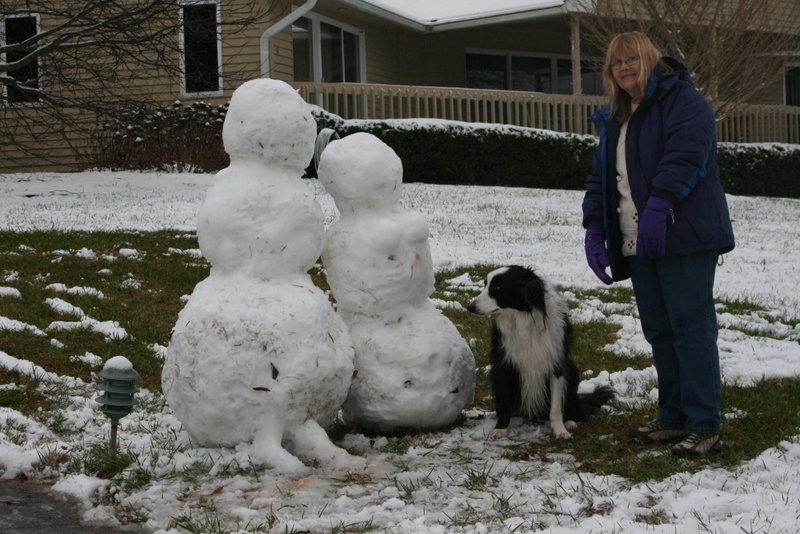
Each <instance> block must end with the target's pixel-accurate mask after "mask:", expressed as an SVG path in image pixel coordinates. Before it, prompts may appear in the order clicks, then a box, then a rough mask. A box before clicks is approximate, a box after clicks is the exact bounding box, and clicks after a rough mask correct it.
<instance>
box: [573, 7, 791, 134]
mask: <svg viewBox="0 0 800 534" xmlns="http://www.w3.org/2000/svg"><path fill="white" fill-rule="evenodd" d="M578 4H579V5H580V6H581V8H582V9H583V10H585V11H586V15H585V16H583V17H582V18H581V30H582V36H581V37H582V38H583V39H584V40H585V41H586V42H587V43H588V44H589V45H590V46H591V47H594V48H596V49H597V50H598V51H604V50H605V47H606V46H607V44H608V42H609V41H610V40H611V37H612V36H613V35H615V34H617V33H620V32H624V31H630V30H640V31H642V32H644V33H646V34H647V35H648V36H649V37H650V38H651V39H652V40H653V42H655V43H656V45H657V46H658V47H659V48H660V49H661V50H662V51H663V52H664V53H665V54H667V55H670V56H673V57H675V58H677V59H679V60H680V61H681V62H683V63H684V64H685V65H686V66H687V68H688V69H689V70H690V71H691V73H692V75H693V77H694V79H695V83H696V84H697V87H698V88H699V89H700V91H702V92H703V94H704V95H705V96H706V97H707V98H708V99H709V100H710V101H711V103H712V104H713V105H714V108H715V109H716V111H717V116H718V118H723V117H724V116H725V115H726V114H728V113H730V112H732V111H734V110H735V109H736V107H737V106H739V105H741V104H744V103H747V102H748V101H750V100H751V99H752V98H753V97H754V96H755V95H756V94H758V93H759V92H760V91H762V90H763V89H764V88H765V87H767V86H769V85H771V84H774V83H776V82H777V81H778V78H779V77H780V76H781V75H782V73H783V68H784V66H785V64H786V63H787V62H788V61H790V60H791V58H792V57H795V58H797V57H800V37H799V36H800V2H776V1H774V0H708V1H702V2H698V1H695V0H669V1H667V0H578Z"/></svg>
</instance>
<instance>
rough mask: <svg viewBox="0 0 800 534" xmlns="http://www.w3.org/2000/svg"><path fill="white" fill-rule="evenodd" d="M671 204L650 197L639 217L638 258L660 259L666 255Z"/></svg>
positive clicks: (661, 199)
mask: <svg viewBox="0 0 800 534" xmlns="http://www.w3.org/2000/svg"><path fill="white" fill-rule="evenodd" d="M672 206H673V203H672V202H670V201H669V200H666V199H663V198H659V197H652V196H651V197H650V198H649V199H647V205H646V206H645V208H644V211H642V214H641V216H640V217H639V233H638V235H637V236H636V255H637V256H639V257H640V258H648V259H651V260H652V259H655V258H661V257H663V256H664V255H665V254H666V253H667V219H668V218H669V217H670V216H671V215H672Z"/></svg>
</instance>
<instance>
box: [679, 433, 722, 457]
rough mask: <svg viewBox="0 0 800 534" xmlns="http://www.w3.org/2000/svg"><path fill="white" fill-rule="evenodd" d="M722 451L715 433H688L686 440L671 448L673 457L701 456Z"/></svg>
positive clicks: (720, 442)
mask: <svg viewBox="0 0 800 534" xmlns="http://www.w3.org/2000/svg"><path fill="white" fill-rule="evenodd" d="M720 451H722V441H720V439H719V433H717V432H689V434H687V435H686V438H685V439H684V440H683V441H681V442H680V443H677V444H676V445H674V446H673V447H672V455H673V456H702V455H703V454H708V453H709V452H720Z"/></svg>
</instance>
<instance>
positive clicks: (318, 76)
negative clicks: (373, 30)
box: [292, 11, 367, 83]
mask: <svg viewBox="0 0 800 534" xmlns="http://www.w3.org/2000/svg"><path fill="white" fill-rule="evenodd" d="M303 17H304V18H307V19H308V20H309V21H310V22H311V29H310V32H311V81H312V82H313V83H323V82H322V31H321V24H322V23H323V22H324V23H325V24H328V25H330V26H335V27H337V28H339V30H340V31H345V32H348V33H351V34H354V35H355V36H356V37H358V77H359V80H358V81H353V82H351V81H347V80H345V82H325V83H367V45H366V32H365V31H364V30H363V29H361V28H358V27H356V26H352V25H350V24H346V23H344V22H341V21H339V20H336V19H333V18H330V17H326V16H325V15H320V14H319V13H314V12H313V11H309V12H308V13H306V14H304V15H303ZM342 42H344V40H343V41H342ZM292 61H293V62H294V49H293V50H292ZM342 65H345V62H344V46H342ZM342 70H343V71H344V68H343V69H342Z"/></svg>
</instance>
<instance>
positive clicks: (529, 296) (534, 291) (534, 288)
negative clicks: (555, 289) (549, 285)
mask: <svg viewBox="0 0 800 534" xmlns="http://www.w3.org/2000/svg"><path fill="white" fill-rule="evenodd" d="M544 291H545V289H544V281H543V280H542V279H541V278H535V279H533V280H531V281H530V282H528V283H527V284H525V302H527V303H528V305H529V306H530V309H531V311H533V310H540V311H541V312H542V314H543V315H544V316H545V317H546V316H547V309H546V308H545V304H544V300H545V299H544Z"/></svg>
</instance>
